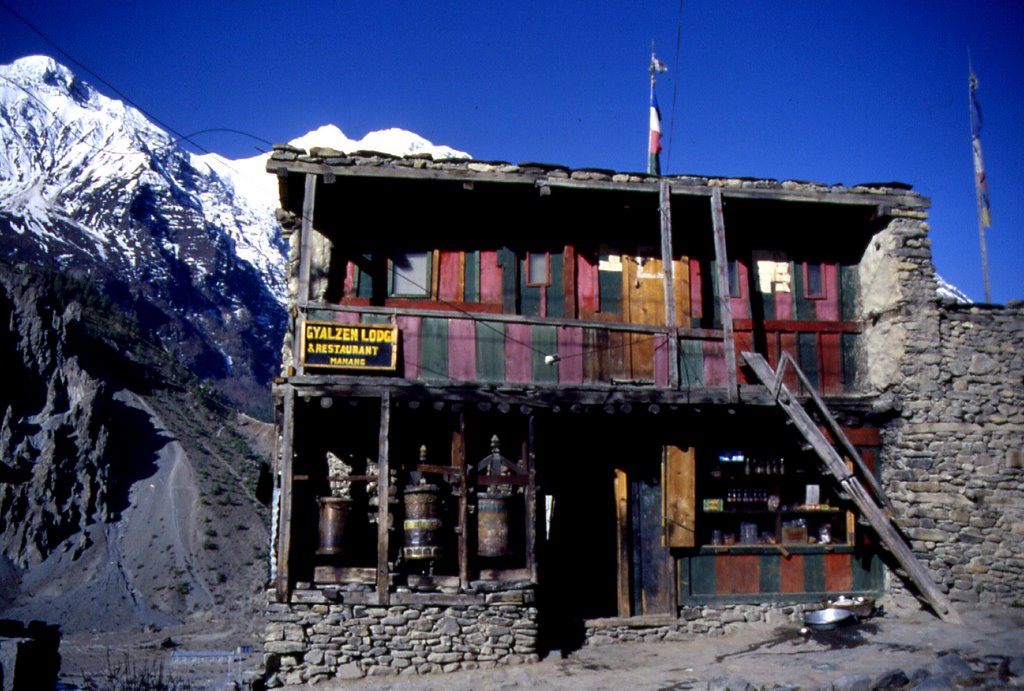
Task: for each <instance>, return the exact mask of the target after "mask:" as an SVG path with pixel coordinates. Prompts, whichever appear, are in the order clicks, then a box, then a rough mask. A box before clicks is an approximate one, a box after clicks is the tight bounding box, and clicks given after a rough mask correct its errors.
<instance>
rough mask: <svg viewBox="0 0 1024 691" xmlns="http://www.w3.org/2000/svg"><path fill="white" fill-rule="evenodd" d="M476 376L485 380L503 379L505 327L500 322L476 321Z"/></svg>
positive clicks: (496, 380)
mask: <svg viewBox="0 0 1024 691" xmlns="http://www.w3.org/2000/svg"><path fill="white" fill-rule="evenodd" d="M476 376H477V378H478V379H479V380H480V381H485V382H498V381H504V379H505V328H504V326H503V325H502V324H501V323H500V322H484V321H480V322H477V328H476Z"/></svg>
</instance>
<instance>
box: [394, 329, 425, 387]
mask: <svg viewBox="0 0 1024 691" xmlns="http://www.w3.org/2000/svg"><path fill="white" fill-rule="evenodd" d="M421 322H422V320H421V319H420V318H419V317H405V316H399V317H397V318H396V319H395V323H396V324H398V331H399V334H400V338H401V349H402V375H403V376H404V377H405V378H406V379H418V378H419V376H420V324H421Z"/></svg>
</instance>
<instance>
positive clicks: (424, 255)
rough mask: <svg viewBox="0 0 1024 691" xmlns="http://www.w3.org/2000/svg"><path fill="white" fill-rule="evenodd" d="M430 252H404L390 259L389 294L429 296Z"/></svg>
mask: <svg viewBox="0 0 1024 691" xmlns="http://www.w3.org/2000/svg"><path fill="white" fill-rule="evenodd" d="M430 283H431V281H430V253H429V252H404V253H402V254H396V255H395V256H394V257H392V259H391V294H392V295H408V296H414V297H429V296H430Z"/></svg>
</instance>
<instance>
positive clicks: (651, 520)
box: [615, 445, 687, 617]
mask: <svg viewBox="0 0 1024 691" xmlns="http://www.w3.org/2000/svg"><path fill="white" fill-rule="evenodd" d="M672 448H674V447H672ZM630 456H631V458H632V459H637V460H636V462H634V463H631V464H630V465H629V466H628V468H621V467H620V468H617V469H616V471H615V499H616V507H617V511H616V520H617V524H618V525H617V527H618V532H617V535H616V544H617V546H618V548H619V565H618V572H617V575H616V580H617V584H618V598H617V600H618V610H619V616H623V617H625V616H645V615H652V614H675V612H676V585H675V559H674V557H673V556H672V554H671V552H670V550H669V547H670V546H671V545H672V542H671V540H670V536H669V534H668V532H667V523H668V521H667V520H666V516H667V515H668V514H667V513H666V511H667V509H668V510H672V511H674V512H675V513H676V514H678V513H679V512H678V511H677V510H676V509H675V508H673V507H674V506H675V505H674V504H671V503H670V502H668V501H667V495H666V492H665V490H666V488H667V487H669V486H670V485H673V484H678V479H677V480H672V475H673V471H672V470H671V468H672V467H677V470H678V466H679V463H678V459H683V460H685V459H686V457H687V456H686V454H669V453H666V452H663V451H662V450H661V449H659V448H658V447H655V446H653V445H651V446H648V447H647V448H646V449H632V450H631V453H630ZM672 458H675V459H676V460H675V461H670V459H672ZM675 475H679V473H678V472H675ZM676 539H679V538H676Z"/></svg>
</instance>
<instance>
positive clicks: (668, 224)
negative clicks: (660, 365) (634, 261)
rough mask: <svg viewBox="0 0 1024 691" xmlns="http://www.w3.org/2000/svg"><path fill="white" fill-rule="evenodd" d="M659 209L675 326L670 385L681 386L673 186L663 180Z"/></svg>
mask: <svg viewBox="0 0 1024 691" xmlns="http://www.w3.org/2000/svg"><path fill="white" fill-rule="evenodd" d="M658 211H659V216H660V217H661V265H662V273H663V275H664V276H665V324H666V325H668V326H671V327H673V328H672V330H671V332H670V333H669V336H668V343H667V344H666V345H667V346H668V385H669V386H670V387H671V388H673V389H677V388H679V333H678V332H677V331H676V329H675V328H674V327H678V326H679V324H677V323H676V287H675V280H676V279H675V263H674V262H673V252H672V188H671V187H670V186H669V184H668V180H662V181H661V183H660V186H659V188H658Z"/></svg>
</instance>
